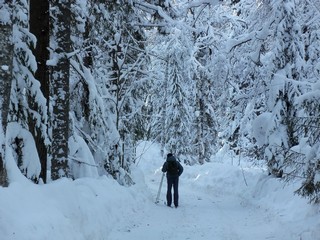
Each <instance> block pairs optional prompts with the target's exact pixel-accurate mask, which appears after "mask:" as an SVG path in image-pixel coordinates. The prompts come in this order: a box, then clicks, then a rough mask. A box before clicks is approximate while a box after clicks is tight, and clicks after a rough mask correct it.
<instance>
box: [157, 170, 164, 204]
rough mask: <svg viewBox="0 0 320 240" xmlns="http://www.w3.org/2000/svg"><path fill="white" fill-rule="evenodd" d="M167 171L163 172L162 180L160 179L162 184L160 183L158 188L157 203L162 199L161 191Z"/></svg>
mask: <svg viewBox="0 0 320 240" xmlns="http://www.w3.org/2000/svg"><path fill="white" fill-rule="evenodd" d="M164 175H165V173H163V174H162V177H161V181H160V185H159V190H158V194H157V198H156V202H155V203H156V204H158V203H159V199H160V192H161V188H162V183H163V178H164Z"/></svg>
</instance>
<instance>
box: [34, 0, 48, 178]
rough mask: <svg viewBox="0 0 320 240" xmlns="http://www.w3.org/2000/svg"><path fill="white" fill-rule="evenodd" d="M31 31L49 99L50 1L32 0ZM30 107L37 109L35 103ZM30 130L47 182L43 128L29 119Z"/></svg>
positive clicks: (42, 81)
mask: <svg viewBox="0 0 320 240" xmlns="http://www.w3.org/2000/svg"><path fill="white" fill-rule="evenodd" d="M29 23H30V32H31V33H32V34H34V35H35V36H36V38H37V45H36V47H35V48H34V49H33V55H34V56H35V58H36V61H37V66H38V69H37V71H36V72H35V78H36V79H37V80H38V81H39V82H40V83H41V91H42V94H43V95H44V97H45V98H46V100H47V105H48V101H49V71H48V66H47V64H46V62H47V60H48V59H49V51H48V47H49V1H47V0H30V18H29ZM29 104H30V107H32V108H33V109H35V107H36V106H34V105H35V104H34V103H30V102H29ZM45 114H48V113H45ZM29 130H30V132H31V133H32V135H33V138H34V140H35V142H36V147H37V151H38V154H39V159H40V163H41V172H40V178H41V179H42V180H43V181H44V182H47V160H48V157H47V152H48V151H47V146H46V144H45V138H44V137H43V134H42V133H41V130H40V129H39V128H38V127H37V126H36V123H35V121H29Z"/></svg>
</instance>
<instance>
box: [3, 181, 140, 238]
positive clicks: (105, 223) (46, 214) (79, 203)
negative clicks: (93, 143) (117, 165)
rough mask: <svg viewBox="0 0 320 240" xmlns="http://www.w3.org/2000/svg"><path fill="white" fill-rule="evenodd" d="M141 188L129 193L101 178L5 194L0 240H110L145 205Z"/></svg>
mask: <svg viewBox="0 0 320 240" xmlns="http://www.w3.org/2000/svg"><path fill="white" fill-rule="evenodd" d="M138 185H140V186H141V184H138ZM138 185H136V186H134V187H132V188H130V189H128V188H125V187H121V186H119V184H118V183H117V182H115V181H114V180H113V179H108V178H106V177H102V178H99V179H89V178H87V179H85V178H83V179H78V180H76V181H70V180H68V179H61V180H59V181H55V182H52V183H50V184H47V185H34V184H32V183H14V184H12V185H10V187H9V188H0V196H1V197H0V207H1V208H0V236H1V237H0V239H1V240H9V239H10V240H24V239H25V240H27V239H28V240H31V239H32V240H43V239H46V240H51V239H52V240H57V239H59V240H63V239H65V240H72V239H75V240H81V239H92V240H93V239H105V236H107V234H108V232H109V231H110V229H111V228H112V227H114V226H115V225H116V224H119V223H121V221H122V220H123V218H124V217H125V218H130V216H131V215H133V214H135V212H137V211H139V209H140V208H141V203H143V202H144V201H146V196H145V194H144V192H145V191H143V190H141V189H139V186H138Z"/></svg>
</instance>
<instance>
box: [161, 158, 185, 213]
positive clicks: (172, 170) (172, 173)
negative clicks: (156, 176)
mask: <svg viewBox="0 0 320 240" xmlns="http://www.w3.org/2000/svg"><path fill="white" fill-rule="evenodd" d="M162 172H163V173H167V174H166V175H167V206H168V207H171V204H172V187H173V203H174V206H175V207H176V208H177V207H178V205H179V193H178V186H179V177H180V175H181V174H182V172H183V167H182V165H181V164H180V162H178V161H177V159H176V158H175V157H174V156H173V154H172V153H168V154H167V160H166V161H165V162H164V164H163V166H162Z"/></svg>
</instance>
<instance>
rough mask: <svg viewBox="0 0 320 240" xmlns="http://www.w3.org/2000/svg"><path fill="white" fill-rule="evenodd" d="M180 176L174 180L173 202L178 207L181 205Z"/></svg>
mask: <svg viewBox="0 0 320 240" xmlns="http://www.w3.org/2000/svg"><path fill="white" fill-rule="evenodd" d="M178 188H179V177H175V178H174V181H173V202H174V206H175V207H178V205H179V191H178V190H179V189H178Z"/></svg>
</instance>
